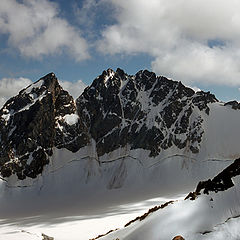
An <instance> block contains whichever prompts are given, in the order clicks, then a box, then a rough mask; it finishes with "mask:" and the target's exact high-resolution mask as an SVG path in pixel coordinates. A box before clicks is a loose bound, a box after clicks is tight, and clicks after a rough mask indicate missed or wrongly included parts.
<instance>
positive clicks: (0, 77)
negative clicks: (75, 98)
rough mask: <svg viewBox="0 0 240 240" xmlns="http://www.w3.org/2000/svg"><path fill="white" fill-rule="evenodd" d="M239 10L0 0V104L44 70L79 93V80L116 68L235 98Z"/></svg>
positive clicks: (217, 3)
mask: <svg viewBox="0 0 240 240" xmlns="http://www.w3.org/2000/svg"><path fill="white" fill-rule="evenodd" d="M238 9H240V2H239V1H231V2H229V1H227V0H211V1H210V2H209V1H207V0H201V1H200V0H192V1H188V0H178V1H174V0H148V1H145V0H121V1H116V0H68V1H66V0H51V1H50V0H1V1H0V104H1V101H2V102H3V101H5V100H6V99H7V98H8V97H9V96H11V95H14V94H16V93H17V91H19V88H22V87H24V86H25V85H26V83H30V82H31V81H35V80H37V79H39V78H40V77H41V76H43V75H45V74H47V73H49V72H55V74H56V75H57V77H58V78H59V79H60V80H61V81H62V82H63V83H65V86H71V89H76V91H77V90H79V91H80V88H82V87H83V85H81V84H80V85H81V86H80V85H79V80H82V81H83V82H84V83H85V84H90V83H91V82H92V80H93V79H94V78H95V77H96V76H97V75H99V74H101V72H102V71H103V70H104V69H107V68H113V69H116V68H117V67H120V68H122V69H124V70H125V71H126V72H127V73H129V74H135V73H136V72H137V71H138V70H140V69H149V70H152V71H155V72H156V73H157V74H158V75H164V76H166V77H169V78H172V79H175V80H181V81H182V82H183V83H184V84H186V85H188V86H192V87H198V88H200V89H202V90H205V91H208V90H210V91H211V92H213V93H214V94H215V95H216V96H217V98H219V99H220V100H223V101H228V100H231V99H237V100H240V91H239V88H240V50H239V49H240V48H239V47H240V46H239V45H240V30H239V29H240V13H239V11H238ZM75 94H76V93H75ZM1 99H2V100H1Z"/></svg>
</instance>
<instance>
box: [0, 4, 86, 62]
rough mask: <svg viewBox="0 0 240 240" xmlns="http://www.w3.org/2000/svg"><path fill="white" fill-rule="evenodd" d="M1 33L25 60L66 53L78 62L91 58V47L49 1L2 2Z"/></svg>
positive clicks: (0, 11)
mask: <svg viewBox="0 0 240 240" xmlns="http://www.w3.org/2000/svg"><path fill="white" fill-rule="evenodd" d="M0 33H2V34H7V35H8V36H9V38H8V42H9V45H10V46H13V47H15V48H17V49H18V50H19V51H20V53H21V54H22V55H23V56H27V57H32V58H38V57H42V56H45V55H50V54H59V53H62V52H63V51H66V52H67V53H68V54H70V55H71V56H73V57H74V58H75V59H76V60H77V61H81V60H84V59H87V58H89V54H88V45H87V43H86V41H85V40H84V39H83V38H82V37H81V34H80V32H79V30H77V29H76V28H74V27H73V26H71V25H70V24H69V23H68V22H67V21H66V20H65V19H63V18H60V17H59V9H58V6H57V5H56V4H54V3H53V2H50V1H48V0H23V1H22V3H21V2H18V1H16V0H1V1H0Z"/></svg>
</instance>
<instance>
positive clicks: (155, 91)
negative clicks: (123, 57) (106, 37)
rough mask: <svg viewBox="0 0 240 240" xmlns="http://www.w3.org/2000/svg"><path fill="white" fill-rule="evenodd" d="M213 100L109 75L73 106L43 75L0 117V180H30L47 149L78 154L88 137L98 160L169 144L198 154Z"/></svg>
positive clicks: (159, 80) (177, 86) (148, 75)
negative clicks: (122, 149)
mask: <svg viewBox="0 0 240 240" xmlns="http://www.w3.org/2000/svg"><path fill="white" fill-rule="evenodd" d="M214 102H217V99H216V98H215V97H214V95H212V94H210V93H205V92H197V93H195V92H194V91H193V90H192V89H190V88H187V87H185V86H184V85H182V84H181V82H176V81H172V80H168V79H166V78H164V77H157V76H156V75H155V74H154V73H152V72H148V71H147V70H145V71H139V72H138V73H137V74H136V75H135V76H129V75H127V74H126V73H124V72H123V71H122V70H120V69H117V71H116V72H114V71H113V70H111V69H108V70H107V71H104V72H103V73H102V75H100V76H99V77H98V78H96V79H95V80H94V82H93V83H92V85H91V86H89V87H87V88H86V89H85V91H84V92H83V94H82V95H81V96H80V97H79V98H78V99H77V101H76V104H75V103H74V101H73V98H72V97H71V96H70V95H69V94H68V93H67V92H66V91H64V90H63V89H62V87H61V86H60V85H59V83H58V81H57V79H56V77H55V75H54V74H53V73H52V74H48V75H47V76H45V77H43V78H42V79H40V80H38V81H37V82H36V83H34V84H32V85H30V86H29V87H27V88H26V89H24V90H22V91H21V92H20V93H19V95H17V96H15V97H13V98H11V99H10V100H9V101H8V102H7V103H6V104H5V105H4V106H3V108H2V109H1V111H0V121H1V125H0V126H1V127H0V136H1V146H0V147H1V155H0V163H1V174H2V176H3V177H9V176H11V175H12V174H17V176H18V178H19V179H24V178H25V177H26V176H27V177H31V178H35V177H36V176H37V175H38V174H40V173H41V172H42V170H43V166H44V165H46V164H48V163H49V158H50V157H51V155H52V149H53V147H56V148H58V149H60V148H66V149H68V150H70V151H72V152H76V151H78V150H79V149H80V148H81V147H84V146H87V145H88V144H89V143H90V140H91V139H93V140H94V141H95V143H96V151H97V156H102V155H104V154H105V153H109V152H112V151H114V150H116V149H118V148H120V147H125V146H127V145H129V146H130V149H146V150H150V154H149V156H150V157H151V156H152V157H156V156H157V155H159V153H160V152H161V151H162V150H165V149H168V148H170V147H171V146H173V145H174V146H177V147H178V148H179V149H183V148H186V147H188V148H189V149H190V151H191V152H192V153H198V152H199V148H200V143H201V141H202V135H203V132H204V129H203V125H202V122H203V118H204V117H205V115H208V114H209V107H208V103H214Z"/></svg>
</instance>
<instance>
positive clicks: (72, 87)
mask: <svg viewBox="0 0 240 240" xmlns="http://www.w3.org/2000/svg"><path fill="white" fill-rule="evenodd" d="M59 83H60V85H61V86H62V87H63V89H64V90H66V91H68V92H69V94H70V95H72V96H73V98H74V99H76V98H77V97H79V96H80V95H81V93H82V92H83V90H84V89H85V88H86V87H87V85H86V84H85V83H84V82H82V81H81V80H78V81H76V82H68V81H59Z"/></svg>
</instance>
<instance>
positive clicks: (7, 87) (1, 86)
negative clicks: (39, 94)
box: [0, 77, 32, 108]
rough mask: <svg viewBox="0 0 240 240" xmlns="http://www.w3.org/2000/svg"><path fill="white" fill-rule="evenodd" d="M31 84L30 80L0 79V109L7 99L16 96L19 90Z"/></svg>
mask: <svg viewBox="0 0 240 240" xmlns="http://www.w3.org/2000/svg"><path fill="white" fill-rule="evenodd" d="M31 83H32V81H31V80H30V79H28V78H23V77H20V78H2V79H0V108H1V107H2V106H3V105H4V103H5V102H6V101H7V100H8V99H9V98H11V97H13V96H15V95H17V94H18V92H19V91H20V90H22V89H23V88H25V87H27V86H28V85H30V84H31Z"/></svg>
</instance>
